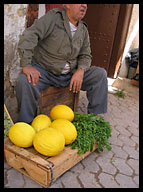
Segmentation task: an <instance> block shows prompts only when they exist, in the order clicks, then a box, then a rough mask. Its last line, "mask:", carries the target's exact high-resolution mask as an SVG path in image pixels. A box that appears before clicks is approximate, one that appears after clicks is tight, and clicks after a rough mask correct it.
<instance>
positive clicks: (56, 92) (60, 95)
mask: <svg viewBox="0 0 143 192" xmlns="http://www.w3.org/2000/svg"><path fill="white" fill-rule="evenodd" d="M78 100H79V93H77V94H76V93H73V92H71V91H69V88H68V87H66V88H57V87H53V86H51V87H49V88H48V89H46V90H43V91H42V92H41V94H40V97H39V99H38V108H37V114H46V115H48V116H49V114H50V110H51V109H52V108H53V107H54V106H55V105H60V104H63V105H67V106H69V107H70V108H71V109H72V110H73V111H76V108H77V106H78Z"/></svg>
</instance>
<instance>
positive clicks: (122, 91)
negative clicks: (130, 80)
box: [114, 89, 126, 98]
mask: <svg viewBox="0 0 143 192" xmlns="http://www.w3.org/2000/svg"><path fill="white" fill-rule="evenodd" d="M124 91H125V89H122V90H121V91H116V93H114V95H116V96H118V97H121V98H124V97H125V96H126V95H125V93H124Z"/></svg>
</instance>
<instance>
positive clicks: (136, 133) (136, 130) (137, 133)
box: [127, 125, 139, 137]
mask: <svg viewBox="0 0 143 192" xmlns="http://www.w3.org/2000/svg"><path fill="white" fill-rule="evenodd" d="M127 129H128V131H130V132H131V133H132V134H133V135H134V136H137V137H139V129H138V127H133V126H130V125H129V126H128V127H127Z"/></svg>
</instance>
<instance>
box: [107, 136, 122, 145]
mask: <svg viewBox="0 0 143 192" xmlns="http://www.w3.org/2000/svg"><path fill="white" fill-rule="evenodd" d="M108 141H109V143H111V144H112V145H117V146H123V144H124V143H123V141H121V140H119V139H118V137H115V136H114V137H113V136H112V137H110V138H109V140H108Z"/></svg>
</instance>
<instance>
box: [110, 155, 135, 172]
mask: <svg viewBox="0 0 143 192" xmlns="http://www.w3.org/2000/svg"><path fill="white" fill-rule="evenodd" d="M112 163H113V164H114V166H115V167H116V168H118V170H119V172H120V173H123V174H125V175H129V176H131V175H132V174H133V170H132V169H131V168H130V167H129V166H128V164H127V163H126V160H124V159H121V158H117V157H113V159H112Z"/></svg>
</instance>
